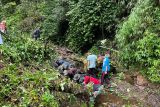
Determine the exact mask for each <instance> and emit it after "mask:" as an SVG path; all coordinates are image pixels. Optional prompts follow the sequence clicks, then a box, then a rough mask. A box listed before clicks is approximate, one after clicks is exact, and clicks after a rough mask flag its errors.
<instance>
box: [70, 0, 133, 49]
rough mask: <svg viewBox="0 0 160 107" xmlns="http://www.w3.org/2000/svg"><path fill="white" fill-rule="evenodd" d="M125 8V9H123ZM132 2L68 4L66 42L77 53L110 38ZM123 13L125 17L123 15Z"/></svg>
mask: <svg viewBox="0 0 160 107" xmlns="http://www.w3.org/2000/svg"><path fill="white" fill-rule="evenodd" d="M124 7H125V8H124ZM131 7H132V1H130V0H129V1H125V0H120V1H113V0H107V1H106V0H101V1H97V0H92V1H90V0H79V1H78V2H76V3H74V2H70V11H69V12H68V13H67V15H68V16H69V30H68V34H67V36H68V39H67V42H68V44H69V46H70V47H71V48H72V49H73V50H75V51H79V50H81V49H84V48H87V47H88V46H90V44H91V45H92V44H94V43H95V42H96V41H97V39H102V38H106V37H108V38H109V37H112V38H113V35H114V33H115V29H116V26H117V24H118V23H119V22H120V20H121V19H122V18H123V17H124V16H127V11H129V10H130V8H131ZM124 13H125V15H124Z"/></svg>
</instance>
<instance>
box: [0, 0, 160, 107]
mask: <svg viewBox="0 0 160 107" xmlns="http://www.w3.org/2000/svg"><path fill="white" fill-rule="evenodd" d="M4 19H5V20H6V23H7V33H6V34H2V37H3V40H4V44H3V45H0V58H1V59H0V64H1V63H2V64H3V65H4V68H3V69H1V67H0V106H1V105H6V106H7V107H10V106H11V107H12V106H13V105H14V104H16V105H17V106H23V107H28V106H38V105H40V106H53V105H54V106H53V107H56V106H60V102H61V101H62V100H63V99H66V97H65V98H63V97H62V96H61V94H62V93H61V92H60V94H59V95H54V94H53V92H52V91H51V90H50V87H51V84H50V82H52V80H55V81H56V79H55V78H58V77H59V74H58V73H57V72H56V70H54V69H53V68H51V67H50V65H49V63H51V60H54V59H55V58H57V57H58V53H56V51H55V48H54V46H55V45H58V46H61V47H68V48H70V49H71V50H73V52H75V53H78V54H80V55H83V54H84V53H86V52H88V51H91V52H93V53H96V54H99V53H100V52H101V51H102V52H104V51H105V50H106V49H99V48H100V46H101V45H102V44H101V42H100V41H101V40H105V41H106V42H104V43H103V46H104V47H105V48H110V49H111V53H112V58H114V60H116V64H117V63H118V64H117V65H116V64H115V65H114V66H115V67H117V70H118V71H119V68H118V67H119V66H118V65H121V67H122V69H124V71H126V69H127V71H131V72H133V73H135V72H139V73H141V74H142V75H144V76H145V77H146V78H147V79H148V80H149V81H150V82H152V83H160V3H159V0H99V1H97V0H0V20H4ZM36 28H40V30H41V37H40V39H39V40H37V41H35V40H33V39H32V36H31V35H32V33H33V31H34V30H35V29H36ZM112 63H114V62H112ZM46 68H48V69H46ZM120 72H123V70H122V71H120ZM19 73H20V74H19ZM22 74H23V75H22ZM19 75H20V76H19ZM39 78H40V79H39ZM57 81H60V80H59V78H58V79H57ZM64 81H65V83H68V82H69V83H70V82H71V81H70V80H67V79H64ZM64 81H63V82H64ZM63 82H60V84H59V83H58V82H57V83H56V85H57V84H59V85H58V86H57V87H58V88H64V87H63V86H64V84H63ZM41 83H42V84H41ZM23 84H24V86H21V85H23ZM69 86H70V85H69ZM69 86H68V87H69ZM74 87H79V85H76V86H74ZM52 88H53V87H52ZM57 90H58V89H57ZM57 90H56V91H57ZM63 94H64V93H63ZM19 96H21V99H20V98H19ZM57 96H58V97H60V98H62V99H57ZM66 96H67V97H68V98H69V100H71V99H72V97H74V98H75V96H74V94H73V93H72V95H68V94H67V95H66ZM30 97H32V98H33V99H30ZM51 101H54V102H51ZM22 102H23V103H22ZM82 103H83V104H84V105H83V104H82V105H83V106H86V103H84V102H83V101H82Z"/></svg>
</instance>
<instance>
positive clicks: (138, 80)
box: [136, 75, 148, 86]
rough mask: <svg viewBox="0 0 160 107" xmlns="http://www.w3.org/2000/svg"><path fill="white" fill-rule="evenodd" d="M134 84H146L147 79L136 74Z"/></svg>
mask: <svg viewBox="0 0 160 107" xmlns="http://www.w3.org/2000/svg"><path fill="white" fill-rule="evenodd" d="M136 84H137V85H139V86H146V85H147V84H148V81H147V80H146V79H145V78H144V77H143V76H142V75H138V76H137V80H136Z"/></svg>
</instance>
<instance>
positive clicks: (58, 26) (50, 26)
mask: <svg viewBox="0 0 160 107" xmlns="http://www.w3.org/2000/svg"><path fill="white" fill-rule="evenodd" d="M67 8H68V2H67V1H66V0H61V1H60V0H48V1H46V2H45V6H44V9H43V11H42V12H43V14H44V16H45V21H44V23H42V28H43V34H42V35H43V36H44V37H45V38H46V39H49V40H52V41H53V42H54V43H57V44H61V45H62V42H63V43H64V41H65V33H66V30H67V28H68V21H67V20H66V15H65V14H66V12H67ZM63 45H64V44H63Z"/></svg>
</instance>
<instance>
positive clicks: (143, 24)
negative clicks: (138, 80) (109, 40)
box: [116, 0, 160, 82]
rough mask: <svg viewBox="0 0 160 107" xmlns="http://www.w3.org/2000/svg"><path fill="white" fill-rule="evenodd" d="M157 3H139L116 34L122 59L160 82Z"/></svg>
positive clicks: (148, 1)
mask: <svg viewBox="0 0 160 107" xmlns="http://www.w3.org/2000/svg"><path fill="white" fill-rule="evenodd" d="M154 3H155V2H154V1H153V0H145V1H141V0H139V1H138V3H137V4H136V6H135V7H134V9H133V11H132V13H131V14H130V16H129V18H128V19H127V20H126V21H125V22H124V23H123V24H122V26H121V27H120V30H119V31H118V33H117V35H116V39H117V41H118V43H117V46H118V47H119V50H120V57H119V58H120V59H121V61H122V64H124V65H125V66H130V65H134V66H135V67H136V68H139V69H140V68H141V70H142V73H143V74H146V75H147V77H148V78H149V79H150V80H151V81H153V82H160V68H159V66H160V60H159V59H160V54H159V53H160V38H159V31H160V29H159V27H157V26H159V23H160V20H159V17H160V14H159V13H160V9H159V7H154V6H155V4H154Z"/></svg>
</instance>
